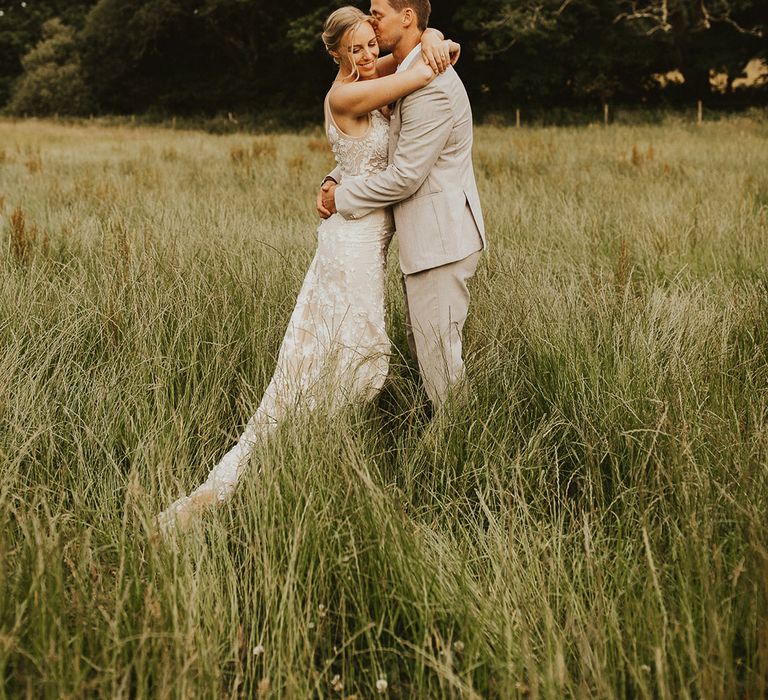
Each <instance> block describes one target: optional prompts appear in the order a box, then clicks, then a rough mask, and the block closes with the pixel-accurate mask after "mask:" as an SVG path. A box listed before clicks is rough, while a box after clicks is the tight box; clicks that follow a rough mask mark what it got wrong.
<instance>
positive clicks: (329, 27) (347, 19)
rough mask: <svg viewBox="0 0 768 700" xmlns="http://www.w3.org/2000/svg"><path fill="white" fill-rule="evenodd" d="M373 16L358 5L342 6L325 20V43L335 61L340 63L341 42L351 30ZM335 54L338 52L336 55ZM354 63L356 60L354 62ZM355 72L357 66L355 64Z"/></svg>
mask: <svg viewBox="0 0 768 700" xmlns="http://www.w3.org/2000/svg"><path fill="white" fill-rule="evenodd" d="M370 21H371V17H370V16H369V15H366V14H365V12H362V11H361V10H358V9H357V8H356V7H351V6H347V7H340V8H339V9H338V10H334V11H333V12H331V14H330V15H329V16H328V19H327V20H325V26H324V27H323V44H325V50H326V51H327V52H328V53H329V54H330V55H331V56H332V57H333V60H334V62H335V63H339V59H338V58H337V57H338V56H339V54H340V53H341V51H340V49H341V48H342V47H341V42H342V41H343V40H344V37H345V36H346V35H347V32H349V31H350V30H352V31H354V30H355V29H357V28H358V27H359V26H360V25H361V24H362V23H363V22H370ZM334 54H336V55H335V56H334ZM353 63H354V62H353ZM355 72H357V67H356V66H355ZM356 77H358V76H356Z"/></svg>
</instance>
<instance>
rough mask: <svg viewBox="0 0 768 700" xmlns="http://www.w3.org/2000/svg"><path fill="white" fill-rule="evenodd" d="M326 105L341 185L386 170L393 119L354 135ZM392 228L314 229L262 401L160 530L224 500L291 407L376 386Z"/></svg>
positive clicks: (369, 219) (373, 223)
mask: <svg viewBox="0 0 768 700" xmlns="http://www.w3.org/2000/svg"><path fill="white" fill-rule="evenodd" d="M325 109H326V132H327V135H328V140H329V142H330V144H331V149H332V150H333V153H334V156H335V158H336V162H337V163H338V165H339V167H340V169H341V174H342V178H343V179H348V178H354V177H367V176H369V175H372V174H374V173H376V172H379V171H381V170H384V169H385V168H386V167H387V144H388V141H389V121H388V120H387V119H386V118H385V117H384V116H383V115H382V114H381V113H380V112H378V111H377V112H373V113H372V114H371V115H370V124H369V128H368V130H367V132H366V133H365V134H364V135H363V136H360V137H352V136H348V135H347V134H344V133H343V132H342V131H341V130H340V129H339V128H338V127H337V126H336V124H335V122H334V121H333V116H332V115H331V113H330V109H329V108H328V104H327V100H326V107H325ZM393 232H394V223H393V219H392V214H391V212H390V210H389V209H381V210H378V211H374V212H372V213H371V214H369V215H367V216H365V217H363V218H361V219H358V220H354V221H347V220H345V219H343V218H342V217H341V216H340V215H339V214H334V215H333V216H331V217H330V218H328V219H325V220H324V221H323V222H322V223H321V224H320V226H319V228H318V230H317V251H316V253H315V257H314V259H313V260H312V264H311V265H310V267H309V270H308V271H307V275H306V277H305V278H304V283H303V285H302V287H301V291H300V292H299V296H298V299H297V301H296V307H295V308H294V310H293V313H292V315H291V320H290V322H289V323H288V329H287V330H286V333H285V337H284V339H283V343H282V345H281V347H280V351H279V354H278V357H277V367H276V368H275V373H274V375H273V377H272V380H271V381H270V383H269V386H268V387H267V389H266V391H265V392H264V396H263V398H262V401H261V404H260V405H259V407H258V409H257V410H256V413H255V414H254V415H253V416H252V417H251V419H250V420H249V421H248V423H247V425H246V427H245V430H244V431H243V434H242V435H241V436H240V439H239V440H238V442H237V444H236V445H235V446H234V447H233V448H232V449H231V450H230V451H229V452H227V454H226V455H224V457H223V458H222V460H221V461H220V462H219V463H218V464H217V465H216V466H215V467H214V468H213V469H212V470H211V471H210V472H209V474H208V478H207V479H206V480H205V482H204V483H203V484H202V485H201V486H198V487H197V488H196V489H195V490H194V491H192V493H190V494H189V496H184V497H182V498H179V499H178V500H177V501H175V502H174V503H173V504H171V506H169V507H168V508H167V509H166V510H164V511H163V512H162V513H160V515H158V518H157V521H158V526H159V528H160V530H161V532H163V533H166V534H167V533H168V532H169V531H170V530H172V529H173V528H175V527H179V528H181V529H183V528H184V527H185V526H186V525H187V524H188V522H189V520H190V518H191V517H193V516H194V515H195V514H197V513H199V512H201V511H203V510H204V509H206V508H207V507H210V506H212V505H214V504H216V503H220V502H223V501H225V500H227V499H228V498H229V497H230V496H231V495H232V493H233V492H234V490H235V487H236V485H237V483H238V480H239V479H240V478H241V477H242V475H243V473H244V472H245V471H246V469H247V467H248V465H249V462H250V457H251V454H252V452H253V450H254V448H255V447H256V446H257V445H258V443H259V441H260V440H261V439H263V438H264V437H265V436H266V435H268V434H269V433H270V432H271V431H272V430H273V429H274V428H275V427H276V426H277V425H278V424H279V422H280V419H281V418H282V417H283V416H284V415H285V414H286V413H287V412H288V411H296V410H298V411H303V410H307V411H309V410H312V409H314V408H316V407H319V406H323V407H324V408H330V409H335V408H338V407H340V406H343V405H345V404H348V403H350V402H352V401H358V400H365V399H369V398H372V397H373V396H375V395H376V393H377V392H378V391H379V389H381V386H382V384H383V382H384V378H385V377H386V374H387V371H388V368H389V352H390V342H389V338H388V337H387V334H386V330H385V324H384V282H385V272H386V256H387V250H388V248H389V243H390V240H391V238H392V234H393Z"/></svg>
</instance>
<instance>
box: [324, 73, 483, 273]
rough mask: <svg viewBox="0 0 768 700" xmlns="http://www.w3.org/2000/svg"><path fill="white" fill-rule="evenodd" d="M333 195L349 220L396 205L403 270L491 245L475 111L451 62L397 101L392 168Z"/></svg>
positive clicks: (448, 260)
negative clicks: (478, 171) (480, 187)
mask: <svg viewBox="0 0 768 700" xmlns="http://www.w3.org/2000/svg"><path fill="white" fill-rule="evenodd" d="M335 196H336V209H337V210H338V212H339V213H340V214H341V215H342V216H343V217H344V218H345V219H359V218H360V217H362V216H365V215H366V214H368V213H370V212H371V211H373V210H375V209H380V208H382V207H386V206H389V205H394V216H395V225H396V227H397V233H398V238H399V241H400V267H401V268H402V271H403V272H404V273H405V274H412V273H415V272H420V271H422V270H428V269H431V268H434V267H439V266H440V265H446V264H447V263H451V262H456V261H457V260H461V259H463V258H465V257H467V256H468V255H471V254H472V253H475V252H477V251H478V250H481V249H482V248H484V247H485V227H484V224H483V214H482V210H481V208H480V197H479V195H478V192H477V183H476V182H475V174H474V171H473V169H472V110H471V108H470V105H469V98H468V97H467V92H466V90H465V89H464V84H463V83H462V82H461V79H460V78H459V76H458V75H457V73H456V71H455V70H454V69H453V68H452V67H449V68H448V70H446V71H445V72H444V73H442V74H441V75H439V76H437V77H436V78H435V79H434V80H433V81H432V82H431V83H430V84H429V85H427V86H426V87H423V88H421V89H419V90H417V91H416V92H413V93H411V94H410V95H407V96H406V97H404V98H402V99H401V100H399V101H398V102H397V104H396V105H395V109H394V111H393V113H392V118H391V120H390V132H389V165H388V167H387V169H386V170H384V171H382V172H380V173H377V174H375V175H372V176H370V177H367V178H365V179H363V178H359V179H358V178H350V179H347V180H345V181H343V182H341V184H340V185H339V187H337V188H336V193H335Z"/></svg>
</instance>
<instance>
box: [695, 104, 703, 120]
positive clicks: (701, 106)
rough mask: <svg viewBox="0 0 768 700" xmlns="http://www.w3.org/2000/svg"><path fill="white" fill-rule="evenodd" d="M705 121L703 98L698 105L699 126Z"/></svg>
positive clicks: (697, 117) (697, 118)
mask: <svg viewBox="0 0 768 700" xmlns="http://www.w3.org/2000/svg"><path fill="white" fill-rule="evenodd" d="M703 122H704V104H703V103H702V101H701V100H699V103H698V105H697V114H696V124H697V125H698V126H701V125H702V123H703Z"/></svg>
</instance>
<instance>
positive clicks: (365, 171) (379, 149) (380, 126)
mask: <svg viewBox="0 0 768 700" xmlns="http://www.w3.org/2000/svg"><path fill="white" fill-rule="evenodd" d="M327 114H328V127H327V131H328V141H329V142H330V144H331V150H332V151H333V155H334V156H335V158H336V163H338V165H339V169H340V170H341V176H342V179H343V178H345V177H361V176H362V177H366V176H368V175H373V174H375V173H378V172H381V171H382V170H385V169H386V167H387V162H388V158H389V120H388V119H387V118H386V117H385V116H384V115H383V114H382V113H381V112H379V111H378V110H376V111H375V112H372V113H371V115H370V126H369V128H368V131H367V132H366V133H365V134H364V135H363V136H359V137H354V136H348V135H347V134H345V133H344V132H342V131H341V130H340V129H339V127H338V126H337V125H336V123H335V122H334V121H333V115H332V114H331V112H330V110H327Z"/></svg>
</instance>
